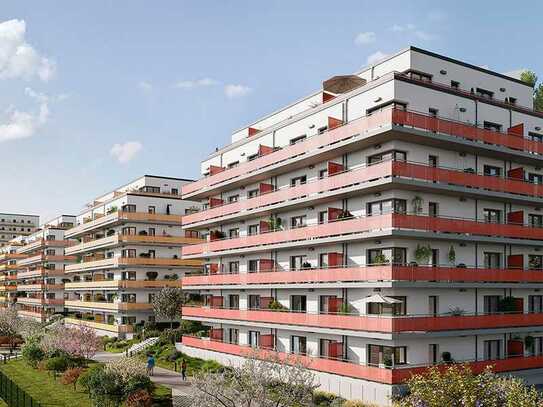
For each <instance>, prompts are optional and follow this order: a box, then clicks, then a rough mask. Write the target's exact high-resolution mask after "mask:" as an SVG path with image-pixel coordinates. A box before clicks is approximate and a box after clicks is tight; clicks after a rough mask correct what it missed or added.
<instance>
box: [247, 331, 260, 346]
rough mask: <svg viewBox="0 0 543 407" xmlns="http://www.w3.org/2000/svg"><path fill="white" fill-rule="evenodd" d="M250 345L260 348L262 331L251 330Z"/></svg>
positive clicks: (249, 335) (249, 334)
mask: <svg viewBox="0 0 543 407" xmlns="http://www.w3.org/2000/svg"><path fill="white" fill-rule="evenodd" d="M248 337H249V346H250V347H252V348H258V347H259V346H260V332H258V331H249V333H248Z"/></svg>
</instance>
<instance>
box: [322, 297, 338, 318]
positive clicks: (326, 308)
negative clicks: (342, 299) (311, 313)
mask: <svg viewBox="0 0 543 407" xmlns="http://www.w3.org/2000/svg"><path fill="white" fill-rule="evenodd" d="M336 298H337V297H336V296H335V295H321V296H320V297H319V313H320V314H328V313H330V300H335V299H336ZM334 312H336V311H334Z"/></svg>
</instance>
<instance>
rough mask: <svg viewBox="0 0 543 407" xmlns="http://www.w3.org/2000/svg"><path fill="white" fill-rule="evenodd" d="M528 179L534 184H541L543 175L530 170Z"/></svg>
mask: <svg viewBox="0 0 543 407" xmlns="http://www.w3.org/2000/svg"><path fill="white" fill-rule="evenodd" d="M528 181H530V182H531V183H532V184H537V185H541V184H543V175H540V174H534V173H532V172H530V173H528Z"/></svg>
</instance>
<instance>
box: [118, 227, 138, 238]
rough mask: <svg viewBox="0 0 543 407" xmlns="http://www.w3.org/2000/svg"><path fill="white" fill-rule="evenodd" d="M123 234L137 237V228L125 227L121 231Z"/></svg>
mask: <svg viewBox="0 0 543 407" xmlns="http://www.w3.org/2000/svg"><path fill="white" fill-rule="evenodd" d="M121 233H122V234H123V236H135V235H136V228H135V227H131V226H125V227H123V228H122V229H121Z"/></svg>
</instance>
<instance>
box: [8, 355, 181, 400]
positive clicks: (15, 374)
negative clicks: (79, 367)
mask: <svg viewBox="0 0 543 407" xmlns="http://www.w3.org/2000/svg"><path fill="white" fill-rule="evenodd" d="M0 370H1V371H2V372H4V373H5V374H6V375H7V376H9V378H10V379H11V380H13V381H14V382H15V383H17V385H18V386H19V387H20V388H22V389H23V390H25V391H26V392H27V393H28V394H29V395H30V396H32V397H33V398H34V399H35V400H36V401H38V402H40V403H42V404H44V405H46V406H59V407H64V406H70V407H74V406H77V407H92V403H91V402H90V400H89V397H88V395H87V394H86V393H84V392H83V391H80V390H77V391H75V390H74V388H73V385H67V386H65V385H63V384H61V383H60V378H57V379H56V380H55V379H54V378H53V376H52V375H50V374H49V373H47V372H44V371H39V370H36V369H34V368H32V367H31V366H29V365H28V364H27V363H26V362H25V361H23V360H21V359H19V360H13V361H10V362H8V363H7V364H0ZM171 393H172V392H171V389H169V388H168V387H165V386H161V385H159V386H156V388H155V391H154V393H153V398H154V400H155V405H156V406H171V401H170V400H171ZM4 406H7V405H6V404H5V403H3V402H2V401H1V400H0V407H4Z"/></svg>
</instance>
